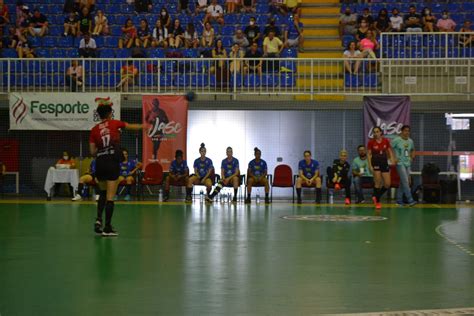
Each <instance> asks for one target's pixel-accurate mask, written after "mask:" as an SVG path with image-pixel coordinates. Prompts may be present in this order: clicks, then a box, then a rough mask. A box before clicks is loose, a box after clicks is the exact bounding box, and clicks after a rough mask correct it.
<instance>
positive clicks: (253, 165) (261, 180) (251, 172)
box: [245, 147, 270, 204]
mask: <svg viewBox="0 0 474 316" xmlns="http://www.w3.org/2000/svg"><path fill="white" fill-rule="evenodd" d="M253 151H254V156H255V159H254V160H252V161H250V162H249V166H248V169H247V197H246V198H245V203H246V204H250V201H251V199H250V196H251V194H252V187H253V186H254V185H257V186H263V187H265V203H270V198H269V197H268V194H269V192H270V186H269V185H268V179H267V172H268V169H267V163H266V162H265V160H263V159H262V158H261V157H262V151H261V150H260V149H258V148H257V147H255V148H254V150H253Z"/></svg>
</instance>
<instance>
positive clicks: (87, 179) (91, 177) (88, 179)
mask: <svg viewBox="0 0 474 316" xmlns="http://www.w3.org/2000/svg"><path fill="white" fill-rule="evenodd" d="M94 181H95V159H92V161H91V164H90V166H89V170H88V171H87V172H86V173H85V174H84V175H83V176H82V177H80V178H79V186H78V188H77V192H76V195H75V196H74V197H73V198H72V200H73V201H81V200H82V195H81V194H82V191H83V190H84V184H90V183H93V182H94ZM95 200H96V201H97V200H99V195H98V194H97V192H96V195H95Z"/></svg>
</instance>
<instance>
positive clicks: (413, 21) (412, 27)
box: [404, 5, 423, 32]
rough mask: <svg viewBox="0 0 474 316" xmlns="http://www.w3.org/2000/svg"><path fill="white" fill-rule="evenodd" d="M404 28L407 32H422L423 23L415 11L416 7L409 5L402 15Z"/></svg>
mask: <svg viewBox="0 0 474 316" xmlns="http://www.w3.org/2000/svg"><path fill="white" fill-rule="evenodd" d="M404 24H405V30H406V31H407V32H422V31H423V28H422V27H423V24H422V19H421V16H420V15H419V14H418V13H416V7H415V6H414V5H411V6H410V8H409V11H408V14H407V15H405V17H404Z"/></svg>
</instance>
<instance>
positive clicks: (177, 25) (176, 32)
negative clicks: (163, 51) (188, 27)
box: [169, 19, 184, 48]
mask: <svg viewBox="0 0 474 316" xmlns="http://www.w3.org/2000/svg"><path fill="white" fill-rule="evenodd" d="M169 44H170V47H172V48H180V47H181V46H183V44H184V30H183V28H182V27H181V22H180V21H179V19H175V20H174V23H173V26H172V27H171V28H170V29H169Z"/></svg>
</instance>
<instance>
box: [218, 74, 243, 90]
mask: <svg viewBox="0 0 474 316" xmlns="http://www.w3.org/2000/svg"><path fill="white" fill-rule="evenodd" d="M242 78H243V77H242V75H241V74H237V75H236V76H235V81H234V76H230V85H231V86H232V87H233V86H234V82H235V86H236V87H239V88H240V87H241V86H242ZM210 86H212V87H213V86H214V85H212V84H210Z"/></svg>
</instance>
